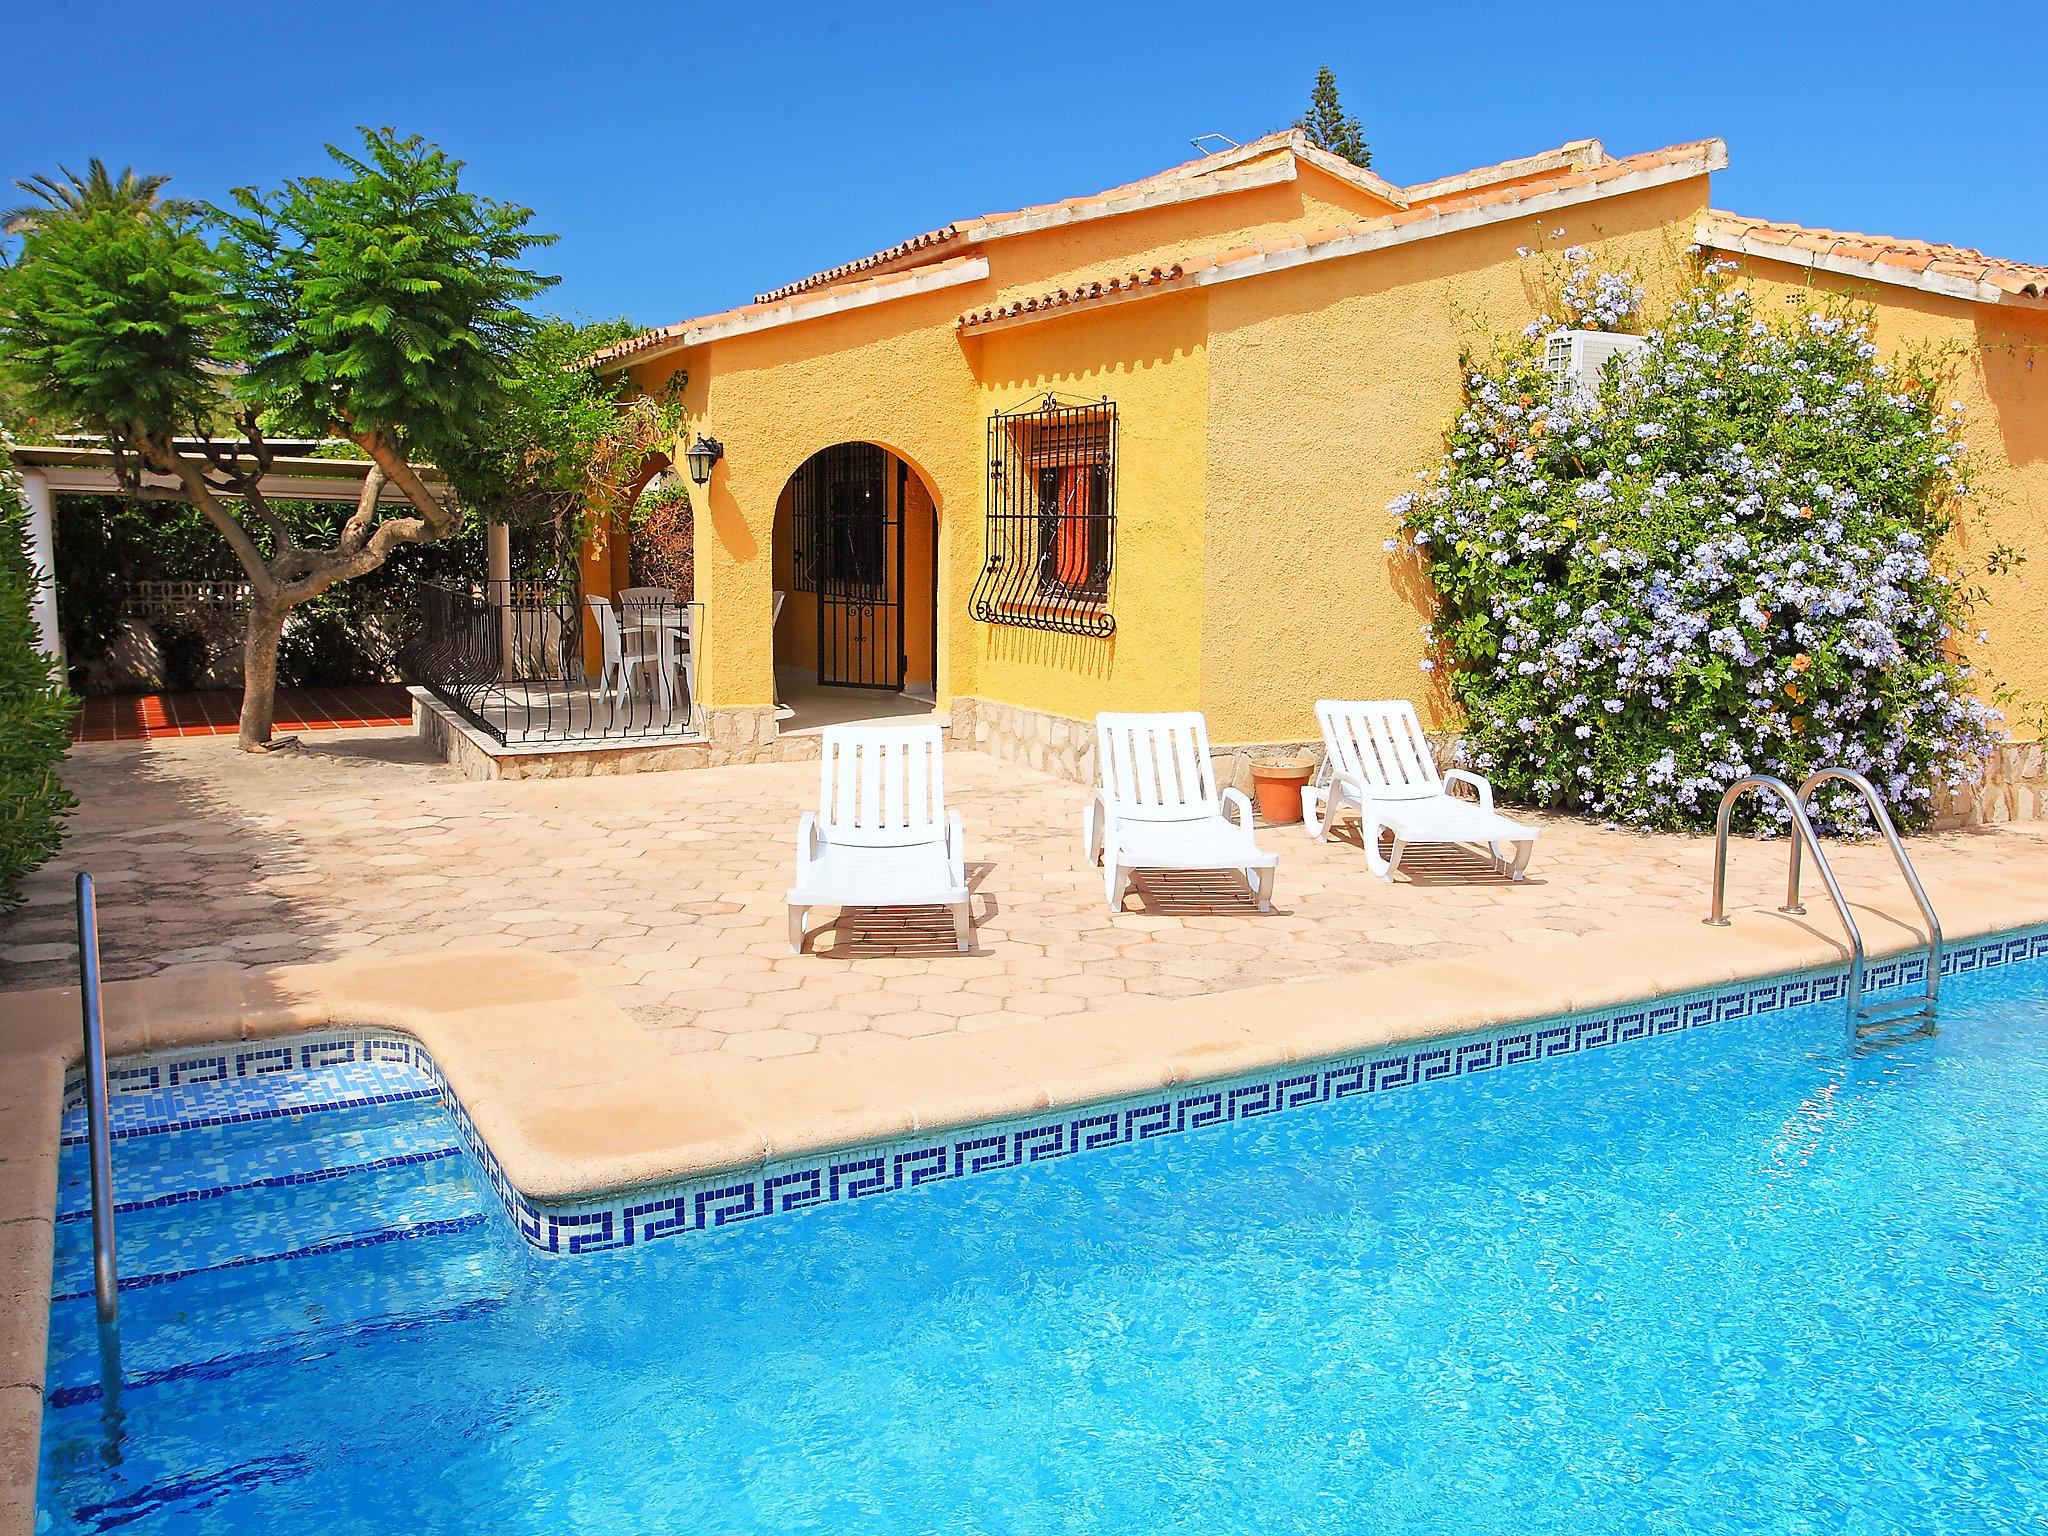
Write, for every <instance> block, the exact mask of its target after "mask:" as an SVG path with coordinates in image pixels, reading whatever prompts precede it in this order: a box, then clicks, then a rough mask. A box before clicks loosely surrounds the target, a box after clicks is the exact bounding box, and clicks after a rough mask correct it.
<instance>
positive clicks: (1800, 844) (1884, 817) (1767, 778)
mask: <svg viewBox="0 0 2048 1536" xmlns="http://www.w3.org/2000/svg"><path fill="white" fill-rule="evenodd" d="M1830 781H1836V782H1840V783H1843V784H1847V785H1848V786H1849V787H1850V788H1852V789H1854V790H1855V791H1856V792H1857V793H1858V794H1860V795H1862V797H1863V803H1864V804H1865V805H1866V806H1868V807H1869V808H1870V817H1871V820H1872V821H1874V822H1875V823H1876V824H1877V830H1878V831H1879V833H1881V834H1882V835H1883V837H1884V840H1885V843H1886V845H1887V846H1888V847H1889V848H1890V849H1891V851H1892V858H1893V859H1894V860H1895V861H1896V862H1897V863H1898V866H1899V873H1900V874H1901V875H1904V876H1905V878H1906V887H1907V889H1908V890H1910V891H1911V892H1912V893H1913V900H1914V901H1915V902H1916V903H1918V905H1919V907H1920V917H1921V920H1922V921H1923V922H1925V923H1926V925H1927V986H1926V990H1925V992H1924V993H1922V994H1921V995H1919V996H1917V997H1908V998H1902V999H1894V1000H1892V1001H1890V1002H1884V1003H1873V1004H1868V1005H1866V1004H1865V1003H1864V1001H1863V932H1862V930H1861V929H1859V928H1858V927H1857V926H1856V919H1855V917H1854V915H1852V914H1851V912H1850V911H1849V903H1848V900H1847V899H1846V898H1845V897H1844V896H1843V895H1842V886H1841V882H1840V881H1838V880H1837V879H1836V878H1835V872H1834V869H1833V867H1832V866H1830V865H1829V863H1828V856H1827V855H1826V854H1825V853H1824V852H1822V851H1821V846H1820V838H1819V837H1818V836H1817V835H1816V834H1815V832H1814V830H1813V818H1812V817H1811V816H1809V815H1808V814H1807V810H1806V808H1807V806H1808V804H1809V803H1810V802H1811V801H1812V799H1813V793H1814V791H1815V790H1816V789H1818V788H1820V786H1821V785H1823V784H1826V783H1828V782H1830ZM1752 789H1761V790H1765V791H1768V792H1769V793H1771V794H1774V795H1776V796H1777V797H1778V798H1779V799H1780V800H1782V801H1783V802H1784V803H1785V809H1786V810H1787V811H1788V812H1790V813H1791V816H1792V825H1793V831H1794V834H1795V835H1794V837H1793V839H1792V858H1791V869H1790V872H1789V876H1788V878H1787V880H1786V884H1785V904H1784V905H1783V906H1782V907H1780V908H1778V910H1779V911H1780V912H1787V913H1791V914H1793V915H1795V916H1796V915H1798V914H1800V913H1803V912H1804V911H1805V910H1806V908H1805V907H1804V906H1803V905H1801V903H1800V900H1799V870H1800V855H1801V853H1802V851H1803V852H1805V853H1810V854H1811V855H1812V856H1813V864H1814V867H1815V868H1816V869H1818V870H1819V871H1820V877H1821V880H1822V882H1823V883H1824V884H1825V885H1826V886H1827V888H1828V897H1829V899H1830V900H1832V901H1833V902H1834V904H1835V915H1836V916H1837V917H1839V918H1841V920H1842V927H1843V928H1844V929H1846V930H1847V932H1848V935H1849V985H1848V988H1847V992H1846V994H1845V1001H1846V1003H1847V1012H1848V1033H1849V1044H1850V1046H1851V1047H1852V1048H1853V1049H1857V1050H1869V1049H1874V1048H1876V1047H1879V1046H1885V1045H1890V1044H1893V1043H1894V1042H1896V1041H1900V1040H1907V1039H1911V1038H1913V1037H1915V1036H1920V1035H1931V1034H1933V1033H1934V1030H1935V1007H1936V1005H1937V1003H1938V1002H1939V1001H1940V996H1941V919H1940V918H1938V917H1936V916H1935V913H1934V904H1933V903H1932V902H1930V901H1929V900H1928V899H1927V890H1926V887H1924V886H1923V885H1921V883H1920V876H1919V875H1918V874H1917V873H1915V871H1914V869H1913V861H1912V860H1911V859H1909V858H1907V857H1906V849H1905V845H1904V844H1902V843H1901V842H1900V841H1899V833H1898V829H1897V828H1896V827H1894V826H1893V825H1892V818H1891V816H1890V814H1889V813H1888V812H1887V811H1886V810H1885V808H1884V802H1883V800H1881V799H1880V798H1879V797H1878V793H1877V789H1876V786H1874V785H1873V784H1872V783H1871V782H1870V780H1868V779H1866V778H1865V777H1864V776H1863V775H1862V774H1860V773H1858V772H1856V771H1855V770H1854V769H1853V768H1822V769H1820V770H1818V771H1817V772H1815V773H1813V774H1811V775H1809V776H1808V778H1807V780H1806V782H1805V783H1803V784H1801V785H1800V786H1799V789H1798V791H1797V792H1796V793H1795V792H1794V791H1793V789H1792V788H1791V786H1790V785H1788V784H1786V783H1785V781H1784V780H1783V779H1779V778H1773V777H1772V776H1771V775H1770V774H1767V773H1753V774H1750V775H1749V776H1747V777H1746V778H1741V779H1737V780H1736V781H1735V782H1734V783H1733V784H1731V785H1729V786H1728V792H1727V793H1726V794H1724V795H1723V796H1722V797H1721V810H1720V814H1719V815H1718V816H1717V817H1715V820H1714V903H1713V910H1712V911H1711V912H1709V913H1708V915H1707V923H1708V926H1710V927H1714V928H1725V927H1727V926H1728V916H1727V912H1726V910H1725V905H1726V902H1725V895H1726V889H1727V880H1728V822H1729V818H1730V817H1731V816H1732V815H1733V813H1734V810H1735V802H1736V801H1738V800H1740V799H1741V798H1742V797H1743V795H1744V794H1745V793H1746V792H1748V791H1749V790H1752Z"/></svg>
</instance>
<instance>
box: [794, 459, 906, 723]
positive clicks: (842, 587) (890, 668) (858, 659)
mask: <svg viewBox="0 0 2048 1536" xmlns="http://www.w3.org/2000/svg"><path fill="white" fill-rule="evenodd" d="M908 483H909V467H908V466H907V465H905V464H904V462H903V461H902V460H901V459H898V458H897V457H895V456H894V455H893V454H891V453H890V452H889V451H888V450H887V449H885V448H880V447H877V446H876V445H875V444H873V443H835V444H834V445H833V446H832V447H830V448H826V449H824V450H822V451H820V452H818V453H815V454H813V455H812V456H811V457H810V458H809V459H807V460H805V462H804V464H803V467H802V468H801V469H799V470H798V471H797V473H796V479H795V483H794V485H793V486H792V488H791V505H790V513H791V522H792V524H793V528H792V531H793V533H794V534H795V546H796V548H795V553H796V571H795V578H796V584H797V587H798V589H799V590H802V589H804V588H809V589H810V590H811V591H813V592H814V593H816V595H817V597H816V601H817V616H818V681H819V682H820V683H830V684H834V685H837V686H839V687H845V688H890V689H900V688H901V687H902V686H903V674H904V669H905V666H906V662H907V658H906V657H905V655H904V646H903V493H904V491H905V489H906V488H907V486H908Z"/></svg>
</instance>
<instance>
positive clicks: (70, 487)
mask: <svg viewBox="0 0 2048 1536" xmlns="http://www.w3.org/2000/svg"><path fill="white" fill-rule="evenodd" d="M178 446H179V447H181V448H190V449H192V450H193V451H194V452H195V453H196V452H197V451H198V449H199V447H200V444H199V442H198V440H197V439H179V442H178ZM271 446H272V448H273V449H274V450H275V452H276V457H275V458H274V459H272V461H271V465H270V470H269V472H268V473H267V474H265V475H264V476H263V478H262V480H261V481H259V482H258V484H259V486H260V488H261V490H262V492H263V494H264V495H265V496H269V497H273V498H275V499H277V500H280V501H319V502H346V503H348V504H349V505H351V506H353V505H354V504H355V503H356V501H357V500H358V499H359V498H360V497H361V495H362V491H363V480H364V478H365V477H366V476H367V475H368V474H369V472H370V465H369V462H368V461H367V460H363V459H332V458H322V457H319V456H317V450H319V449H320V448H322V447H326V446H328V445H327V444H325V443H323V442H321V441H319V440H317V439H312V438H299V439H287V440H274V441H273V442H272V444H271ZM9 456H10V457H11V458H12V460H13V462H14V467H15V470H16V471H17V472H18V473H19V474H20V476H21V489H22V498H23V500H24V501H25V502H26V503H27V505H28V523H29V559H30V561H31V563H32V564H33V565H34V566H35V569H36V578H37V579H36V592H35V617H36V627H37V629H38V630H39V631H40V633H41V636H42V647H43V649H44V650H45V651H47V652H48V653H49V654H50V655H51V656H53V657H55V658H56V659H57V664H58V670H59V672H60V673H61V671H62V670H63V664H64V642H63V639H62V636H61V635H60V634H59V632H58V628H57V529H56V498H57V497H58V496H59V495H61V494H67V493H68V494H74V495H91V496H115V495H130V494H134V495H141V496H143V497H145V498H155V499H160V500H182V499H183V493H182V491H181V489H180V487H179V485H178V482H177V481H176V480H175V479H174V478H172V477H171V476H169V475H163V474H157V473H155V472H153V471H149V470H143V471H141V472H140V474H139V477H135V478H131V479H129V480H128V481H125V482H124V480H123V478H122V477H121V475H120V474H119V473H117V471H116V467H115V460H114V453H113V450H112V449H110V448H107V447H105V446H104V442H103V440H101V439H92V438H60V439H58V440H57V441H55V442H50V443H17V444H14V445H13V446H12V450H11V453H10V455H9ZM420 472H421V476H422V478H423V479H425V480H426V481H427V483H428V484H429V485H431V486H434V487H435V488H436V489H439V488H440V487H441V486H442V485H444V484H445V482H444V481H443V480H442V479H441V476H440V472H439V471H438V470H435V469H433V468H432V467H431V466H420ZM377 499H378V502H379V504H380V505H386V506H403V505H404V504H405V497H404V495H403V494H402V493H401V492H400V491H399V490H398V488H397V487H396V486H394V485H386V486H385V487H384V489H383V490H382V491H381V492H380V493H379V495H378V498H377ZM490 563H491V573H492V575H494V576H495V575H497V574H499V567H500V566H501V565H502V566H503V567H504V568H505V571H504V573H505V575H507V576H509V575H510V565H511V544H510V538H509V536H508V534H507V532H506V530H505V528H504V527H503V526H502V525H500V524H493V525H492V526H491V530H490Z"/></svg>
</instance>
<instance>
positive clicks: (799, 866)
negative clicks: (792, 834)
mask: <svg viewBox="0 0 2048 1536" xmlns="http://www.w3.org/2000/svg"><path fill="white" fill-rule="evenodd" d="M823 842H824V839H823V838H822V837H820V836H819V834H818V813H817V812H816V811H805V812H804V813H803V815H802V817H801V818H799V819H798V821H797V824H796V883H797V884H798V885H802V884H803V883H804V875H805V873H806V872H807V871H809V869H810V867H811V866H812V865H813V864H815V863H816V862H817V861H818V850H819V847H820V845H821V844H822V843H823Z"/></svg>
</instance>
